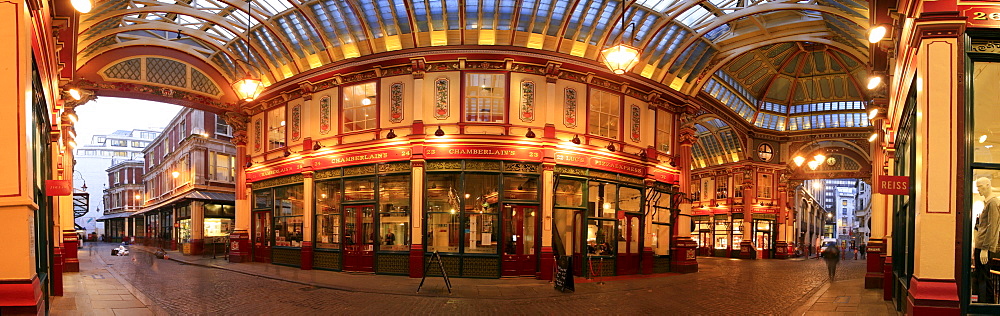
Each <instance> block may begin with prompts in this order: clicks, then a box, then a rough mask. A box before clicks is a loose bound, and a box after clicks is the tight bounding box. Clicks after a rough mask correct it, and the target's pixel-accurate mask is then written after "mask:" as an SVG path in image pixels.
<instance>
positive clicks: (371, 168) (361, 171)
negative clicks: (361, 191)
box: [344, 165, 375, 177]
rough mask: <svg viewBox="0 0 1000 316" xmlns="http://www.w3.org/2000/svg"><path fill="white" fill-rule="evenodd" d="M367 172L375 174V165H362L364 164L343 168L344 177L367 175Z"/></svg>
mask: <svg viewBox="0 0 1000 316" xmlns="http://www.w3.org/2000/svg"><path fill="white" fill-rule="evenodd" d="M368 174H375V165H364V166H356V167H346V168H344V176H345V177H349V176H360V175H368Z"/></svg>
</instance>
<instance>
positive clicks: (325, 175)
mask: <svg viewBox="0 0 1000 316" xmlns="http://www.w3.org/2000/svg"><path fill="white" fill-rule="evenodd" d="M341 171H342V170H340V168H334V169H326V170H320V171H316V173H315V174H313V179H316V180H323V179H331V178H339V177H340V175H341Z"/></svg>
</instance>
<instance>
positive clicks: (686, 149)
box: [670, 125, 698, 273]
mask: <svg viewBox="0 0 1000 316" xmlns="http://www.w3.org/2000/svg"><path fill="white" fill-rule="evenodd" d="M678 136H679V137H678V140H679V141H678V143H679V144H680V146H679V147H680V148H679V149H678V150H677V168H678V169H680V171H681V176H680V191H681V192H683V193H687V194H688V197H689V198H690V194H692V193H693V192H690V191H691V157H693V156H692V154H691V146H693V144H694V142H695V140H696V139H697V137H695V130H694V126H691V125H687V126H684V127H681V128H679V132H678ZM680 208H681V215H685V216H678V217H675V218H674V220H673V222H674V228H673V230H674V231H673V236H672V238H671V243H670V271H672V272H680V273H692V272H698V257H697V256H696V255H695V249H696V248H697V247H698V244H697V243H695V242H694V240H691V236H689V234H690V232H691V225H690V223H691V217H690V216H691V201H690V200H687V201H681V204H680Z"/></svg>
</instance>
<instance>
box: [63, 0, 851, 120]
mask: <svg viewBox="0 0 1000 316" xmlns="http://www.w3.org/2000/svg"><path fill="white" fill-rule="evenodd" d="M626 1H627V2H626ZM867 6H868V4H867V2H865V1H860V0H859V1H854V0H802V1H792V0H786V1H762V0H635V1H628V0H625V1H622V0H464V1H454V0H253V1H251V2H249V3H248V2H246V1H243V0H162V1H156V0H106V1H98V3H97V5H96V7H95V8H94V10H93V11H92V12H91V13H88V14H83V15H81V16H80V25H79V29H78V30H79V31H78V44H79V49H78V54H77V68H78V69H83V68H85V67H86V65H87V64H88V63H90V62H93V61H95V60H98V59H100V58H101V56H102V54H104V53H107V52H113V51H127V50H123V49H127V48H130V47H162V48H166V49H169V50H173V51H179V52H182V53H183V54H186V55H188V56H190V57H191V58H193V59H194V60H195V61H198V63H188V64H192V65H195V64H197V65H204V66H203V67H210V68H212V71H211V72H212V73H219V74H222V76H224V77H225V78H224V80H228V81H229V82H214V84H210V83H206V82H204V80H201V81H199V82H194V81H195V79H190V80H188V81H190V82H183V84H185V85H187V87H188V88H189V89H194V90H197V88H198V87H200V89H202V90H197V91H202V92H205V93H206V94H212V93H209V91H210V92H214V93H216V94H228V93H231V89H229V88H228V86H229V84H230V83H231V82H234V81H236V80H238V79H240V78H242V77H243V76H244V75H245V74H246V73H252V74H255V75H257V76H260V77H262V79H263V80H264V81H265V84H268V85H273V84H276V83H280V82H281V81H282V80H285V79H287V78H291V77H293V76H296V75H298V74H301V73H303V72H307V71H309V70H311V69H316V68H322V67H324V66H326V65H329V64H331V63H336V62H339V61H344V60H350V59H352V58H359V57H364V56H369V55H373V54H379V53H385V52H393V51H405V50H408V49H414V48H424V49H426V48H435V47H442V48H446V47H447V46H465V47H467V46H476V45H478V46H494V47H497V49H498V50H503V48H502V47H503V46H507V47H510V46H514V47H520V48H523V49H534V50H539V51H541V52H546V53H548V54H554V55H558V54H564V55H570V56H575V57H577V58H583V59H590V60H593V61H594V65H600V64H599V62H598V60H599V52H600V50H602V49H604V48H606V47H609V46H611V45H614V44H616V43H618V42H620V41H625V42H631V43H633V45H635V46H636V47H638V48H639V49H640V50H641V52H642V55H641V60H640V62H639V64H638V66H636V67H635V68H633V69H632V72H631V73H629V74H626V75H627V76H633V77H636V78H639V77H644V78H648V79H650V80H652V81H654V82H658V83H660V84H662V85H664V86H665V87H669V88H671V89H674V90H677V91H679V92H681V93H683V94H688V95H695V94H698V93H702V92H704V93H707V94H709V95H711V96H713V97H715V98H716V99H718V101H720V102H721V104H723V105H725V106H726V107H728V108H730V109H731V110H732V111H733V112H734V113H736V114H737V115H738V116H739V117H742V118H743V119H745V120H746V121H747V122H748V123H749V125H752V126H756V127H757V128H762V129H770V130H773V131H796V130H809V129H819V128H849V127H866V126H867V120H866V119H864V118H863V113H862V112H863V110H864V105H863V102H864V101H865V100H866V99H867V97H866V95H865V93H866V92H865V91H864V90H863V89H861V88H860V87H861V86H860V84H859V82H861V81H862V78H865V77H866V76H867V72H866V69H865V65H866V64H867V62H868V56H867V55H868V47H867V45H866V42H864V40H863V36H864V29H865V28H866V27H867V25H868V20H867V16H868V9H867ZM623 7H624V8H627V9H626V10H623ZM623 11H624V20H625V22H626V23H628V24H634V27H628V28H624V32H623V27H622V25H621V20H622V14H623ZM247 34H249V35H247ZM623 34H624V36H623ZM121 57H122V58H124V57H125V56H121ZM142 58H145V59H144V60H143V61H141V64H142V65H145V66H144V67H147V68H148V67H149V64H148V62H149V61H150V60H152V61H154V62H158V63H160V64H158V65H169V64H170V62H169V61H159V60H156V56H147V57H142ZM105 62H106V61H105ZM95 63H96V62H95ZM175 67H181V65H175ZM199 67H201V66H199ZM105 68H106V67H105ZM144 69H146V68H144ZM90 71H95V72H96V71H105V72H106V71H107V69H102V70H97V69H92V70H90ZM202 72H207V69H202ZM142 73H145V71H142ZM126 75H131V76H134V77H135V78H138V79H140V81H141V80H149V79H148V78H145V77H142V76H141V75H140V74H126ZM192 78H193V75H192ZM178 80H179V79H178ZM196 85H197V86H198V87H196ZM216 89H220V90H216ZM220 91H221V92H220Z"/></svg>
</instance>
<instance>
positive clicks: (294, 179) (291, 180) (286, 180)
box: [250, 174, 304, 190]
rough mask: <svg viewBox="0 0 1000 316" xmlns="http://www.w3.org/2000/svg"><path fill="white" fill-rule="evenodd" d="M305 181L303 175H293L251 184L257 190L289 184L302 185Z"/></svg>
mask: <svg viewBox="0 0 1000 316" xmlns="http://www.w3.org/2000/svg"><path fill="white" fill-rule="evenodd" d="M303 179H304V177H302V174H293V175H288V176H284V177H280V178H274V179H267V180H261V181H257V182H254V183H253V184H251V185H250V188H252V189H254V190H257V189H264V188H270V187H277V186H282V185H288V184H296V183H302V181H303Z"/></svg>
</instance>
